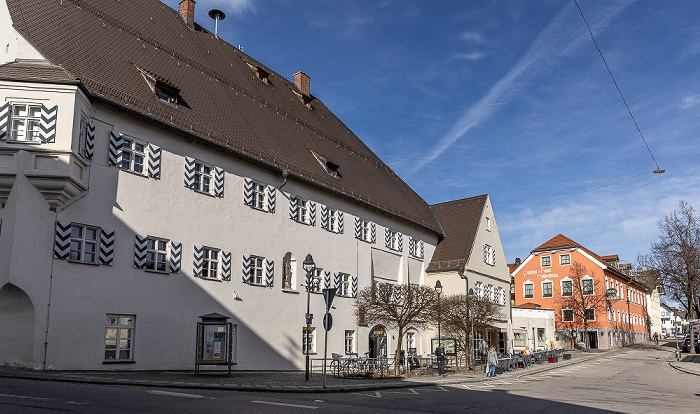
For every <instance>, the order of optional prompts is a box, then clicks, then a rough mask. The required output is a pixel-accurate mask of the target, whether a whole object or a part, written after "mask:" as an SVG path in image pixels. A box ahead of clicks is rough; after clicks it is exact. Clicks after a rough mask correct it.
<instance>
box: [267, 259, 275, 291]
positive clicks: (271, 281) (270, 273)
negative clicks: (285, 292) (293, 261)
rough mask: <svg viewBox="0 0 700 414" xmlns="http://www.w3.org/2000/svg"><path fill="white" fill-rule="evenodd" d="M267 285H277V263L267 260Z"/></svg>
mask: <svg viewBox="0 0 700 414" xmlns="http://www.w3.org/2000/svg"><path fill="white" fill-rule="evenodd" d="M265 284H266V285H267V287H272V286H274V285H275V262H274V261H273V260H270V259H265Z"/></svg>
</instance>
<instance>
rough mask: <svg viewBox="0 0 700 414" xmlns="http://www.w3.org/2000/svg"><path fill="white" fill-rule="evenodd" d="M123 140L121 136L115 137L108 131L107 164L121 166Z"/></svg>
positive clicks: (112, 132)
mask: <svg viewBox="0 0 700 414" xmlns="http://www.w3.org/2000/svg"><path fill="white" fill-rule="evenodd" d="M123 145H124V139H123V138H122V134H119V135H117V134H116V133H115V132H114V131H109V163H110V164H112V165H116V166H118V167H119V166H121V164H122V146H123Z"/></svg>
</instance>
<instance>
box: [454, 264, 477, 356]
mask: <svg viewBox="0 0 700 414" xmlns="http://www.w3.org/2000/svg"><path fill="white" fill-rule="evenodd" d="M464 270H465V268H464V265H459V267H458V268H457V273H459V277H461V278H462V279H464V282H465V284H466V294H467V318H468V319H469V322H471V325H472V329H471V332H470V333H469V354H467V355H466V357H467V365H468V366H469V368H472V367H473V366H474V319H472V315H471V309H472V295H473V294H474V289H471V288H469V278H468V277H467V275H465V274H464Z"/></svg>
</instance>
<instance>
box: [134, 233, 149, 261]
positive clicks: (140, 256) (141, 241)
mask: <svg viewBox="0 0 700 414" xmlns="http://www.w3.org/2000/svg"><path fill="white" fill-rule="evenodd" d="M147 239H148V237H145V236H144V237H141V236H139V235H138V234H137V235H136V242H135V243H134V267H135V268H137V269H143V268H144V267H145V266H146V240H147Z"/></svg>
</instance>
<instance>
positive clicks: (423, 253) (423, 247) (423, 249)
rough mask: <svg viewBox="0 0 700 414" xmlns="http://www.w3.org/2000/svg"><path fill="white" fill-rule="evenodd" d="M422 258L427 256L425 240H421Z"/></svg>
mask: <svg viewBox="0 0 700 414" xmlns="http://www.w3.org/2000/svg"><path fill="white" fill-rule="evenodd" d="M420 258H421V259H423V258H425V243H423V240H421V241H420Z"/></svg>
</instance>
